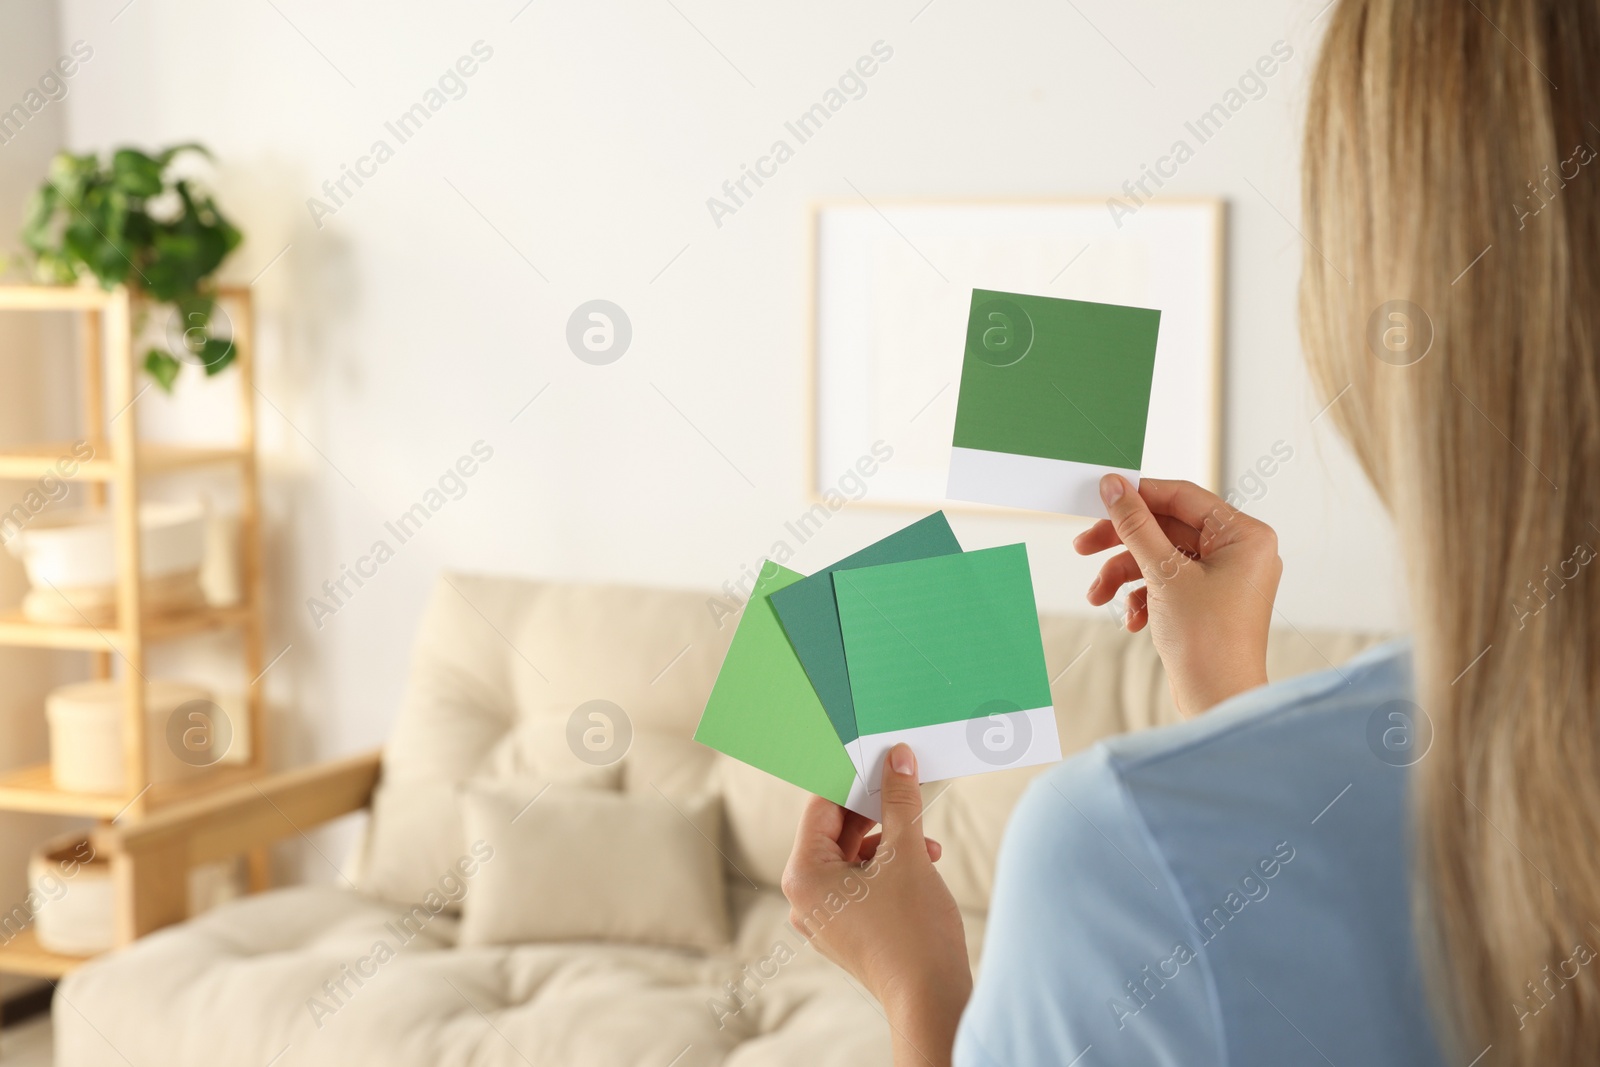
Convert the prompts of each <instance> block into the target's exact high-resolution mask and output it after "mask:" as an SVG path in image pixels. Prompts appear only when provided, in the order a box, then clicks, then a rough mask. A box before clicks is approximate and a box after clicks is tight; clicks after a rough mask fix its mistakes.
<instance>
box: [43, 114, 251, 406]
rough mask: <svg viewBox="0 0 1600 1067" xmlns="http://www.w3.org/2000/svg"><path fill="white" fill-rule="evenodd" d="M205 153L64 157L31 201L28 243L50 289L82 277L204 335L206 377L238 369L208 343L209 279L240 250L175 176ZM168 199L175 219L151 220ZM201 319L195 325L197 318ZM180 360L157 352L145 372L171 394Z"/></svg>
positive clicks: (233, 231) (211, 207)
mask: <svg viewBox="0 0 1600 1067" xmlns="http://www.w3.org/2000/svg"><path fill="white" fill-rule="evenodd" d="M189 152H194V153H198V154H200V155H203V156H205V157H207V158H210V155H211V154H210V153H209V152H207V151H206V149H205V148H204V146H202V145H199V144H193V143H188V144H178V145H171V146H169V147H167V148H164V149H161V150H160V151H158V152H154V153H150V152H145V151H142V150H140V149H137V148H132V147H122V148H119V149H117V150H116V151H114V152H113V153H111V156H110V158H109V160H104V161H102V159H101V158H100V157H98V156H96V155H94V154H92V153H91V154H83V155H74V154H73V153H70V152H58V153H57V154H56V155H55V156H54V157H53V158H52V159H51V160H50V166H49V172H48V176H47V178H46V180H45V182H44V183H43V184H42V185H41V186H40V187H39V189H38V191H37V192H36V193H35V194H34V196H33V198H32V200H31V201H30V202H29V205H28V209H27V213H26V215H25V217H24V220H23V229H22V239H23V243H24V245H25V246H26V247H27V249H28V251H29V252H31V253H32V255H33V259H34V272H35V274H36V275H37V276H38V277H39V278H40V279H41V280H44V281H49V282H55V283H71V282H73V281H75V280H77V278H78V277H79V275H80V274H81V273H82V272H83V271H87V272H89V273H91V274H93V275H94V277H95V279H96V280H97V281H99V283H100V284H101V285H102V286H103V287H105V288H107V289H109V288H111V287H113V286H115V285H118V284H126V285H128V286H130V287H131V288H133V289H134V290H135V291H136V292H138V293H140V294H142V295H143V296H145V297H147V298H149V300H151V301H153V302H154V303H156V304H170V305H173V307H174V308H175V313H176V314H178V315H180V316H182V317H183V321H185V322H186V323H187V324H189V325H190V326H191V327H193V328H198V329H199V330H200V331H201V334H200V336H202V337H203V338H204V340H203V341H201V342H200V343H199V344H198V346H197V347H198V351H195V352H194V355H196V356H198V357H199V358H200V360H201V362H203V363H204V365H205V366H206V370H207V373H211V374H215V373H217V372H218V371H220V370H222V369H223V368H224V367H226V366H227V365H228V364H229V363H230V362H232V360H233V357H234V352H233V346H232V343H231V342H230V341H228V340H226V339H222V338H212V337H210V335H209V327H210V319H211V313H212V307H213V296H212V294H211V292H210V291H209V287H210V284H211V278H212V276H213V275H214V274H215V273H216V271H217V270H218V268H220V267H221V265H222V263H223V261H224V260H226V259H227V257H228V255H229V254H230V253H231V252H232V251H233V250H234V249H235V248H237V247H238V246H239V245H240V243H241V242H242V241H243V235H242V234H241V233H240V232H239V230H238V229H237V228H236V227H235V226H234V225H233V224H232V223H231V222H230V221H229V220H228V219H227V218H226V217H225V216H224V215H223V214H222V212H221V211H219V210H218V209H217V206H216V203H215V202H214V201H213V200H212V198H211V196H210V194H209V193H207V192H206V191H205V190H203V189H201V188H199V187H197V186H195V185H194V184H193V183H192V182H190V181H189V180H188V179H186V178H178V177H173V176H170V175H168V173H167V169H168V166H169V165H170V164H171V163H172V162H173V160H175V159H176V158H177V157H178V156H180V155H183V154H185V153H189ZM168 190H170V191H171V192H173V193H175V194H176V195H177V198H178V201H179V203H180V205H181V206H180V210H179V213H178V215H177V217H176V218H172V219H170V220H168V221H162V220H160V219H156V218H154V217H152V216H151V215H150V213H149V211H148V210H147V207H146V205H147V202H148V201H149V200H150V199H151V198H153V197H160V196H161V195H162V194H163V193H164V192H166V191H168ZM192 316H198V317H197V318H191V317H192ZM181 365H182V363H181V361H180V360H179V359H177V358H176V357H175V356H174V355H173V353H170V352H161V351H152V352H151V353H149V354H147V356H146V358H145V369H146V370H147V371H149V372H150V374H151V376H152V377H153V378H155V379H156V380H157V381H158V382H161V383H162V387H163V388H169V387H170V385H171V382H172V381H173V380H174V379H175V377H176V375H177V373H178V371H179V370H180V369H181Z"/></svg>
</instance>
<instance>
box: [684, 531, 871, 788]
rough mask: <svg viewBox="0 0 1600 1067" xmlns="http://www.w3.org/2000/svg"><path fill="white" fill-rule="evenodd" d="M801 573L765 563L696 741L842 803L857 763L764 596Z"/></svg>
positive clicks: (701, 717)
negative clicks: (835, 728)
mask: <svg viewBox="0 0 1600 1067" xmlns="http://www.w3.org/2000/svg"><path fill="white" fill-rule="evenodd" d="M802 577H803V575H800V574H796V573H795V572H794V571H791V570H788V569H787V568H784V567H780V566H778V565H777V564H776V563H771V562H768V563H767V564H766V565H765V566H763V567H762V569H761V576H760V577H759V578H758V579H757V580H756V585H755V589H754V590H753V591H752V592H751V594H750V600H749V602H748V603H747V604H746V605H745V609H744V617H743V618H741V619H740V620H739V628H738V630H736V631H734V635H733V642H732V643H731V644H730V645H729V647H728V656H727V658H726V659H725V660H723V663H722V670H721V672H719V673H718V675H717V681H716V684H715V685H714V686H713V687H712V689H711V698H710V700H708V701H707V702H706V710H705V712H704V714H702V715H701V716H700V725H699V726H698V727H696V728H695V732H694V739H695V740H696V741H698V742H700V743H701V744H703V745H707V746H709V747H711V748H714V749H716V750H717V751H718V752H725V753H727V754H728V755H730V756H732V757H733V758H734V759H736V760H739V761H741V762H743V763H748V764H750V765H751V766H752V767H756V768H758V769H760V770H763V771H766V772H767V773H768V774H771V775H774V776H775V777H778V778H782V779H783V780H784V781H786V782H792V783H793V784H795V785H797V786H799V787H800V788H801V789H804V790H806V791H807V792H811V793H815V794H816V795H817V796H820V797H826V798H827V799H829V800H831V801H833V802H834V803H836V804H844V803H845V802H846V800H847V798H848V797H849V795H850V786H851V784H852V783H853V782H854V781H855V766H854V765H853V764H852V763H851V762H850V756H849V754H848V753H846V752H845V748H844V743H843V742H842V741H840V740H839V735H838V734H836V733H835V732H834V729H833V725H832V724H831V723H830V722H829V721H828V713H827V712H826V711H825V710H823V707H822V701H820V700H819V699H817V694H816V691H815V690H813V689H812V688H811V682H810V681H809V680H808V679H807V678H806V673H805V670H804V668H802V667H801V666H800V660H799V658H798V657H796V656H795V653H794V648H793V647H792V646H791V645H790V644H789V639H788V637H786V636H785V635H784V632H783V626H782V625H781V624H780V623H779V621H778V615H777V612H775V611H774V610H773V608H772V602H771V600H770V599H769V597H770V596H771V595H772V594H773V593H774V592H776V591H777V590H779V589H783V588H786V587H788V586H790V585H793V584H794V583H795V582H798V581H800V579H801V578H802Z"/></svg>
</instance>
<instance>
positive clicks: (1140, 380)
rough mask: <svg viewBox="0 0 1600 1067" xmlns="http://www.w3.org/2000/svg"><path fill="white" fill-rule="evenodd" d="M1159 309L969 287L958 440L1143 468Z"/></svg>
mask: <svg viewBox="0 0 1600 1067" xmlns="http://www.w3.org/2000/svg"><path fill="white" fill-rule="evenodd" d="M1160 325H1161V312H1159V311H1152V310H1149V309H1147V308H1135V307H1123V306H1121V305H1119V304H1091V303H1087V302H1085V301H1082V300H1060V299H1057V298H1055V297H1048V296H1022V295H1018V294H1015V293H1000V292H994V291H991V290H988V289H974V290H973V291H972V308H971V312H970V313H969V317H968V320H967V345H966V356H965V358H964V360H963V361H962V365H961V394H960V397H959V399H958V400H957V401H956V428H955V439H954V441H953V444H954V445H955V446H956V447H957V448H975V449H982V450H985V451H989V452H1010V453H1014V454H1017V455H1024V456H1041V457H1044V458H1046V459H1064V460H1073V461H1075V462H1078V463H1092V464H1097V465H1099V466H1105V467H1123V468H1130V469H1133V470H1137V469H1139V467H1140V466H1141V464H1142V462H1143V458H1144V436H1145V423H1146V421H1147V419H1148V417H1149V414H1150V382H1151V379H1152V377H1153V375H1154V373H1155V362H1156V333H1157V330H1158V328H1159V327H1160Z"/></svg>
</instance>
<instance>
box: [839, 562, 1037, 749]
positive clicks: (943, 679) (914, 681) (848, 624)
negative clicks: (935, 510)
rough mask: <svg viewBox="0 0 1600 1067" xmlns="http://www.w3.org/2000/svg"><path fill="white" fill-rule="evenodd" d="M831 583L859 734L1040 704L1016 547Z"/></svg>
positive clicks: (1028, 579)
mask: <svg viewBox="0 0 1600 1067" xmlns="http://www.w3.org/2000/svg"><path fill="white" fill-rule="evenodd" d="M833 584H834V591H835V593H836V595H837V597H838V601H839V622H840V624H841V626H842V628H843V630H844V647H845V656H846V659H847V660H848V662H849V666H850V687H851V690H852V692H853V693H854V695H855V709H856V726H857V728H858V729H859V730H860V731H861V733H862V734H863V735H867V734H877V733H885V732H887V731H890V730H905V729H910V728H913V727H917V726H931V725H933V724H935V723H946V722H958V721H960V720H963V719H972V718H978V717H980V716H982V715H985V714H988V713H989V712H991V711H995V710H1000V711H1015V710H1029V709H1033V708H1046V707H1049V706H1050V679H1049V676H1048V674H1047V672H1046V671H1045V665H1044V644H1043V642H1042V641H1041V639H1040V637H1039V613H1038V610H1037V609H1036V608H1035V607H1034V601H1033V577H1032V575H1031V574H1030V573H1029V570H1028V550H1027V548H1026V546H1023V545H1005V546H1003V547H1001V548H987V549H982V550H980V551H977V552H965V553H962V554H960V555H953V556H932V557H929V558H927V559H919V560H911V561H909V562H906V563H890V564H887V565H884V566H880V567H870V568H867V569H865V570H841V571H837V572H835V574H834V576H833ZM997 702H998V703H997Z"/></svg>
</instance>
